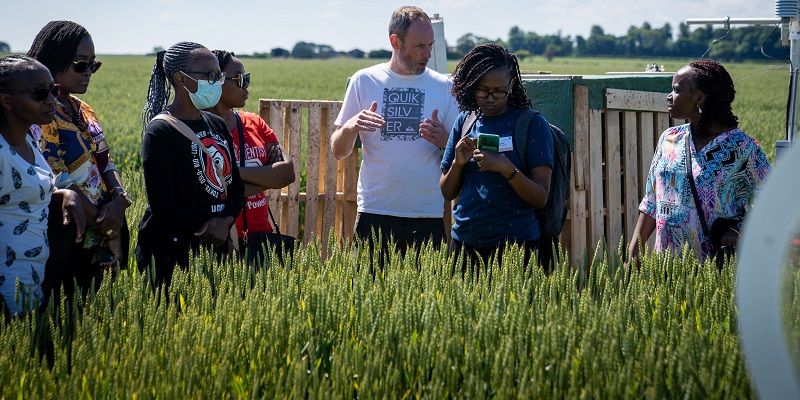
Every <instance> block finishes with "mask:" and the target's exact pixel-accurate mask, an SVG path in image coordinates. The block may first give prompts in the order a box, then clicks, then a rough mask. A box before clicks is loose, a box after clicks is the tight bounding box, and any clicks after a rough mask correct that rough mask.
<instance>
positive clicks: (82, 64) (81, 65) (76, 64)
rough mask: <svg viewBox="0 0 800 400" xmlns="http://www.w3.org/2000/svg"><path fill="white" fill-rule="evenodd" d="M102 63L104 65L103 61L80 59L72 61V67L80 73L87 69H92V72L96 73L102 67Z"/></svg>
mask: <svg viewBox="0 0 800 400" xmlns="http://www.w3.org/2000/svg"><path fill="white" fill-rule="evenodd" d="M101 65H103V62H102V61H86V60H78V61H73V62H72V69H74V70H75V72H77V73H79V74H82V73H84V72H86V70H87V69H88V70H90V71H92V73H95V72H97V70H98V69H100V66H101Z"/></svg>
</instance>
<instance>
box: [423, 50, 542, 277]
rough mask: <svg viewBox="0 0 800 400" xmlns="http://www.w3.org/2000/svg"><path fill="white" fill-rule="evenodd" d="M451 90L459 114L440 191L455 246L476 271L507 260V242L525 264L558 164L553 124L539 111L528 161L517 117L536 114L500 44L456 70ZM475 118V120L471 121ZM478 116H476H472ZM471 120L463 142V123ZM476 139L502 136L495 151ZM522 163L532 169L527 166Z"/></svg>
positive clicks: (474, 54) (534, 119) (531, 131)
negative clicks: (449, 203) (449, 204)
mask: <svg viewBox="0 0 800 400" xmlns="http://www.w3.org/2000/svg"><path fill="white" fill-rule="evenodd" d="M452 79H453V89H452V93H453V96H455V98H456V101H457V102H458V106H459V109H460V110H461V111H462V112H461V115H460V116H459V118H458V119H457V120H456V123H455V125H454V126H453V130H452V131H451V133H450V139H449V141H448V143H447V147H446V148H445V152H444V156H443V159H442V177H441V179H440V181H439V186H440V187H441V189H442V194H443V195H444V197H445V199H447V200H452V199H455V198H458V201H457V204H456V205H455V207H454V208H453V219H454V224H453V228H452V236H453V242H454V244H455V249H456V251H457V254H460V253H461V252H462V249H463V251H464V252H465V255H466V256H465V257H464V258H462V273H464V271H465V270H466V268H467V264H466V259H467V258H469V259H470V264H471V266H472V267H473V268H474V267H476V266H477V265H478V264H479V263H483V265H484V266H486V265H487V264H488V263H489V262H490V259H491V258H492V257H493V256H494V254H495V253H497V254H498V256H497V257H498V263H501V262H502V250H503V248H504V247H505V246H506V245H507V244H517V245H520V246H522V247H523V248H524V250H525V260H524V262H525V264H527V263H528V261H529V258H530V254H531V251H533V250H535V249H536V242H537V240H538V239H539V236H540V234H539V224H538V222H537V220H536V214H535V213H534V208H541V207H544V206H545V204H546V203H547V197H548V194H549V188H550V175H551V170H552V166H553V138H552V131H551V130H550V125H549V124H548V122H547V121H546V120H545V119H544V118H543V117H542V116H541V114H538V113H536V114H535V115H533V116H532V119H531V121H530V124H529V125H528V133H527V140H526V141H525V146H527V147H526V151H525V154H526V160H524V161H523V160H521V159H520V156H519V153H518V152H517V149H515V148H514V145H516V143H514V141H513V136H514V129H515V127H516V125H517V119H518V118H520V116H522V115H523V113H526V112H529V113H530V109H531V107H532V106H531V101H530V99H528V97H527V95H526V93H525V88H524V87H523V86H522V83H521V78H520V73H519V65H518V64H517V59H516V57H514V55H512V54H510V53H509V52H508V51H507V50H506V49H505V48H503V47H502V46H498V45H495V44H487V45H481V46H477V47H475V48H474V49H472V50H471V51H470V52H469V53H467V54H466V55H465V56H464V59H463V60H461V62H460V63H459V64H458V66H456V69H455V71H454V72H453V77H452ZM470 115H473V116H474V117H470ZM475 117H476V119H473V118H475ZM468 120H471V121H474V124H473V125H472V127H471V129H469V125H468V126H467V129H469V130H468V133H467V134H466V135H464V136H463V137H462V131H463V126H464V124H465V123H470V122H469V121H468ZM479 134H493V135H497V136H499V142H498V143H497V147H496V148H495V149H492V150H489V149H486V148H483V149H482V148H478V146H477V138H478V135H479ZM524 166H527V169H525V167H524Z"/></svg>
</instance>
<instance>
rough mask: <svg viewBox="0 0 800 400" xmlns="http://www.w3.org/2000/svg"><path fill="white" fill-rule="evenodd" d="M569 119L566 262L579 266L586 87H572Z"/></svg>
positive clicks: (586, 137)
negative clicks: (571, 129) (569, 192)
mask: <svg viewBox="0 0 800 400" xmlns="http://www.w3.org/2000/svg"><path fill="white" fill-rule="evenodd" d="M573 106H574V107H573V112H574V114H573V118H574V120H573V121H574V127H575V131H574V132H575V135H574V137H573V139H574V142H575V151H574V152H573V153H572V155H573V156H572V165H573V168H572V177H573V182H575V185H574V188H573V190H572V195H571V196H570V207H569V209H570V212H569V215H570V241H569V242H570V257H569V258H570V261H571V262H572V263H573V266H574V265H580V264H581V263H583V262H584V260H585V257H586V251H587V248H586V245H587V243H586V239H587V236H586V235H587V226H586V181H587V179H586V177H587V176H588V171H587V168H588V165H589V162H588V161H589V88H588V87H587V86H584V85H575V88H574V103H573Z"/></svg>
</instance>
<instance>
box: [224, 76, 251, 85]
mask: <svg viewBox="0 0 800 400" xmlns="http://www.w3.org/2000/svg"><path fill="white" fill-rule="evenodd" d="M225 79H232V80H234V81H236V84H237V85H239V87H240V88H242V89H247V87H248V86H250V73H249V72H245V73H243V74H239V76H237V77H227V78H225Z"/></svg>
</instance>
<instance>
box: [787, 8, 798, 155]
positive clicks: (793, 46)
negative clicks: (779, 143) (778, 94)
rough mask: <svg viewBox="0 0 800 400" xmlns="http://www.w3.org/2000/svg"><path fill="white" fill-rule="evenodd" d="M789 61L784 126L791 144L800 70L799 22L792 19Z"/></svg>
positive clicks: (794, 129)
mask: <svg viewBox="0 0 800 400" xmlns="http://www.w3.org/2000/svg"><path fill="white" fill-rule="evenodd" d="M789 60H790V61H791V75H790V77H791V78H790V79H791V80H792V86H791V90H792V91H791V93H790V94H789V121H788V123H787V126H786V140H788V141H789V142H791V141H792V140H793V139H794V134H795V132H797V116H798V109H797V106H798V105H799V104H798V102H797V85H798V81H800V80H798V70H799V69H800V21H798V20H797V18H792V19H791V21H790V23H789Z"/></svg>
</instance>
